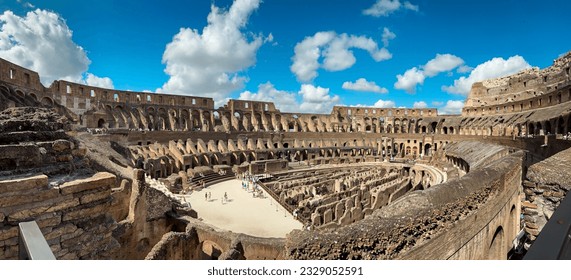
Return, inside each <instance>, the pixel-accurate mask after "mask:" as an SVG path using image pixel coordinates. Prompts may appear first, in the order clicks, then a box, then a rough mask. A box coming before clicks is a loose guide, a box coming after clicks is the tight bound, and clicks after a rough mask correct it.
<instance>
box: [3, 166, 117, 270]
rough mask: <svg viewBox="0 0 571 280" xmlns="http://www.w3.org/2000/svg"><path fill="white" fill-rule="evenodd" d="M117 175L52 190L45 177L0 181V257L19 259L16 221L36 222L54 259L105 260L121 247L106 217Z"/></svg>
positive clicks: (90, 178)
mask: <svg viewBox="0 0 571 280" xmlns="http://www.w3.org/2000/svg"><path fill="white" fill-rule="evenodd" d="M115 185H116V179H115V176H114V175H112V174H110V173H106V172H102V173H97V174H95V175H93V176H92V177H89V178H84V179H78V180H73V181H69V182H67V183H64V184H62V185H59V186H51V185H50V184H49V182H48V177H47V176H46V175H37V176H31V177H18V178H13V179H10V180H3V181H0V221H1V222H2V223H1V224H0V248H1V249H0V259H17V257H18V223H19V222H24V221H30V220H35V221H36V222H37V223H38V225H39V227H40V229H41V231H42V233H43V234H44V236H45V238H46V240H47V241H48V244H49V245H50V247H51V249H52V251H53V252H54V255H55V256H56V258H57V259H107V258H109V257H110V256H112V255H113V254H114V251H115V250H117V249H118V248H119V247H120V245H119V243H118V242H117V240H116V239H115V238H113V236H112V232H113V230H114V229H115V228H116V227H117V223H116V222H115V220H114V219H113V218H112V217H111V215H110V214H108V213H107V211H106V210H107V208H108V207H109V205H110V203H111V189H112V188H113V187H114V186H115Z"/></svg>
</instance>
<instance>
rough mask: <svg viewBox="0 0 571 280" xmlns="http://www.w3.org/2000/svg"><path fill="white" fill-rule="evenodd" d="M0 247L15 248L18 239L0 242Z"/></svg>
mask: <svg viewBox="0 0 571 280" xmlns="http://www.w3.org/2000/svg"><path fill="white" fill-rule="evenodd" d="M0 244H2V245H0V246H16V245H18V237H12V238H9V239H6V240H4V241H2V242H0Z"/></svg>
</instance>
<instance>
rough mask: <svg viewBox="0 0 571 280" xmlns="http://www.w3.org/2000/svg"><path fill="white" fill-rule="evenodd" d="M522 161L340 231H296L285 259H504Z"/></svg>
mask: <svg viewBox="0 0 571 280" xmlns="http://www.w3.org/2000/svg"><path fill="white" fill-rule="evenodd" d="M476 148H477V145H475V146H474V149H476ZM489 156H493V154H490V155H489ZM522 157H523V153H522V152H518V153H513V154H510V155H508V156H506V157H504V158H501V159H499V160H497V161H494V162H492V163H491V164H490V165H489V166H485V167H481V168H479V169H476V170H472V171H470V173H468V174H467V175H465V176H463V177H462V178H460V179H456V180H452V181H449V182H446V183H444V184H440V185H437V186H433V187H431V188H429V189H427V190H423V191H416V192H412V193H408V194H406V195H405V196H403V197H401V198H400V199H398V200H397V201H395V202H393V203H392V204H389V205H388V206H387V207H383V208H381V209H379V210H377V211H375V212H374V213H373V215H371V216H368V217H366V218H365V219H363V220H362V221H359V222H356V223H354V224H351V225H349V226H346V227H343V228H339V229H335V230H330V231H326V230H323V231H309V232H308V231H293V232H292V233H290V235H289V236H288V239H287V242H286V254H287V257H288V258H291V259H395V258H396V259H453V258H458V259H482V258H498V259H505V258H507V252H508V250H509V248H510V246H511V241H512V239H513V238H514V237H515V235H516V233H517V231H518V230H519V209H520V207H519V205H520V200H519V199H520V198H519V195H520V184H521V166H522ZM500 236H501V237H500ZM491 245H492V247H491V248H493V250H491V249H490V246H491Z"/></svg>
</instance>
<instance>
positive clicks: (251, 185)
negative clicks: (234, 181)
mask: <svg viewBox="0 0 571 280" xmlns="http://www.w3.org/2000/svg"><path fill="white" fill-rule="evenodd" d="M239 178H240V179H241V180H242V189H243V190H245V191H247V192H251V193H252V197H263V191H262V190H261V189H260V187H259V186H258V183H257V182H258V179H257V178H256V177H255V176H253V175H250V174H249V173H248V172H245V173H244V174H240V175H239Z"/></svg>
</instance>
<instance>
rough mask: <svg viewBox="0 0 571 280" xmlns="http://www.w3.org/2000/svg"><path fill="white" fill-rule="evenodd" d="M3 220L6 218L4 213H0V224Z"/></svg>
mask: <svg viewBox="0 0 571 280" xmlns="http://www.w3.org/2000/svg"><path fill="white" fill-rule="evenodd" d="M4 218H6V216H5V215H4V213H2V212H0V223H1V222H3V221H4Z"/></svg>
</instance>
